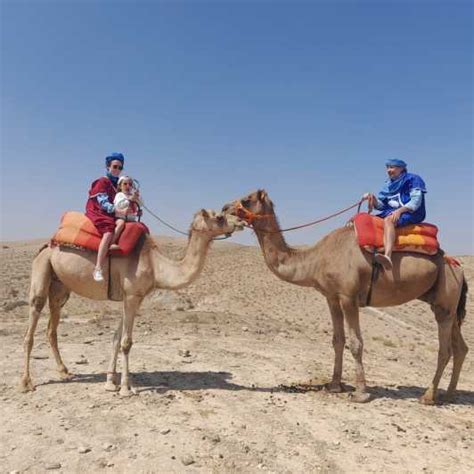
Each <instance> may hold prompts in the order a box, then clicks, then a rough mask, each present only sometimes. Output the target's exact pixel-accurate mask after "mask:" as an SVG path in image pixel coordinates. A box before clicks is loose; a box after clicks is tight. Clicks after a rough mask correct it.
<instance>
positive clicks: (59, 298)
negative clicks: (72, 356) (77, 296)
mask: <svg viewBox="0 0 474 474" xmlns="http://www.w3.org/2000/svg"><path fill="white" fill-rule="evenodd" d="M68 299H69V290H68V289H67V288H66V287H65V286H64V285H63V284H62V283H61V282H60V281H53V282H52V283H51V286H50V288H49V311H50V317H49V322H48V340H49V345H50V346H51V350H52V351H53V355H54V359H55V360H56V364H57V366H58V371H59V376H60V377H61V378H62V379H63V380H69V379H71V377H72V375H71V374H70V373H69V371H68V370H67V367H66V366H65V365H64V362H63V360H62V358H61V354H60V353H59V348H58V332H57V329H58V325H59V319H60V316H61V308H62V307H63V306H64V305H65V304H66V302H67V300H68Z"/></svg>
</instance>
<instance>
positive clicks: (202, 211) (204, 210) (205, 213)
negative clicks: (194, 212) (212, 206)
mask: <svg viewBox="0 0 474 474" xmlns="http://www.w3.org/2000/svg"><path fill="white" fill-rule="evenodd" d="M201 216H202V217H209V213H208V212H207V211H206V209H201Z"/></svg>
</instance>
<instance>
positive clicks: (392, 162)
mask: <svg viewBox="0 0 474 474" xmlns="http://www.w3.org/2000/svg"><path fill="white" fill-rule="evenodd" d="M385 166H398V167H399V168H405V169H407V164H406V163H405V162H404V161H403V160H399V159H398V158H390V159H389V160H387V161H386V163H385Z"/></svg>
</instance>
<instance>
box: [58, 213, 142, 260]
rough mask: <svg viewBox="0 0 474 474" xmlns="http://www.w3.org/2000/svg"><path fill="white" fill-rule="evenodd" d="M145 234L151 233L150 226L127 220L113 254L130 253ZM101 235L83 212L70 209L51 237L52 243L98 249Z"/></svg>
mask: <svg viewBox="0 0 474 474" xmlns="http://www.w3.org/2000/svg"><path fill="white" fill-rule="evenodd" d="M143 234H149V230H148V227H147V226H146V225H145V224H143V223H141V222H126V223H125V229H124V230H123V232H122V234H121V236H120V239H119V241H118V245H119V246H120V249H118V250H113V251H111V253H112V254H113V255H128V254H129V253H130V252H131V251H132V250H133V249H134V248H135V245H136V244H137V242H138V239H139V238H140V237H141V236H142V235H143ZM100 240H101V235H100V234H99V233H98V232H97V229H96V228H95V227H94V224H93V223H92V222H91V220H90V219H89V218H88V217H87V216H86V215H85V214H83V213H82V212H75V211H69V212H66V213H64V214H63V216H62V218H61V223H60V225H59V229H58V230H57V232H56V233H55V234H54V236H53V238H52V239H51V245H52V246H55V245H59V246H61V245H62V246H71V247H79V248H84V249H88V250H93V251H96V252H97V251H98V250H99V244H100Z"/></svg>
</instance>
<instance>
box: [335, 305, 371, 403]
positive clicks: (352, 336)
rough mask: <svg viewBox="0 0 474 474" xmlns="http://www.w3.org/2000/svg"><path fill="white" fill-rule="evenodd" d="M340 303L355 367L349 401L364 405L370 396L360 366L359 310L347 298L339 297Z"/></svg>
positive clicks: (361, 351) (361, 342) (362, 348)
mask: <svg viewBox="0 0 474 474" xmlns="http://www.w3.org/2000/svg"><path fill="white" fill-rule="evenodd" d="M340 302H341V308H342V311H343V313H344V317H345V319H346V323H347V329H348V332H349V349H350V351H351V353H352V356H353V357H354V361H355V366H356V391H355V392H354V393H353V394H352V398H351V400H352V401H354V402H358V403H365V402H368V401H369V400H370V394H369V393H367V385H366V382H365V373H364V366H363V364H362V354H363V351H364V342H363V340H362V334H361V332H360V324H359V308H358V306H357V303H356V302H355V301H353V300H352V299H349V298H345V297H341V299H340Z"/></svg>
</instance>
